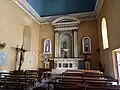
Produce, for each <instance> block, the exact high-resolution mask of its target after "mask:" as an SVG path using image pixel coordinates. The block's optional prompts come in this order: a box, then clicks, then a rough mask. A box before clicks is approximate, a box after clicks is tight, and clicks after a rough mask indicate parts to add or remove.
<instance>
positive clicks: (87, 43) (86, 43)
mask: <svg viewBox="0 0 120 90" xmlns="http://www.w3.org/2000/svg"><path fill="white" fill-rule="evenodd" d="M82 44H83V53H90V52H91V40H90V38H89V37H84V38H83V41H82Z"/></svg>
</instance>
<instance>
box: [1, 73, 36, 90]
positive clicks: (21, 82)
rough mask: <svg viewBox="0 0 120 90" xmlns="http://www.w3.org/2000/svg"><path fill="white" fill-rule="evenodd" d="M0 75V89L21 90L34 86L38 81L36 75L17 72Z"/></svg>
mask: <svg viewBox="0 0 120 90" xmlns="http://www.w3.org/2000/svg"><path fill="white" fill-rule="evenodd" d="M0 75H1V76H0V86H1V88H2V89H3V88H4V89H5V88H7V89H8V88H10V89H15V90H18V89H21V90H23V89H25V88H26V87H28V86H31V85H34V83H36V80H37V79H38V74H35V73H34V74H33V73H25V72H19V71H11V72H10V73H9V74H8V73H1V74H0Z"/></svg>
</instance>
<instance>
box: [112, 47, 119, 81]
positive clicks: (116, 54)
mask: <svg viewBox="0 0 120 90" xmlns="http://www.w3.org/2000/svg"><path fill="white" fill-rule="evenodd" d="M113 64H114V74H115V78H117V79H119V82H120V48H119V49H115V50H113Z"/></svg>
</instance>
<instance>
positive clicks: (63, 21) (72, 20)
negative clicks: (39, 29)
mask: <svg viewBox="0 0 120 90" xmlns="http://www.w3.org/2000/svg"><path fill="white" fill-rule="evenodd" d="M70 23H72V24H73V23H76V24H77V23H78V24H79V23H80V20H79V19H77V18H76V17H70V16H65V17H60V18H57V19H56V20H54V21H53V22H52V25H59V24H60V25H61V24H70Z"/></svg>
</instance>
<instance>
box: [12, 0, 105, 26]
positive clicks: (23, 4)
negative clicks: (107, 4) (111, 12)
mask: <svg viewBox="0 0 120 90" xmlns="http://www.w3.org/2000/svg"><path fill="white" fill-rule="evenodd" d="M12 1H13V2H15V3H16V4H17V5H18V6H19V7H20V8H21V9H23V10H24V11H25V12H26V13H27V14H28V15H29V16H30V17H31V18H32V19H34V20H35V21H36V22H37V23H39V24H41V23H42V24H46V23H51V22H53V21H54V20H56V19H57V18H59V17H63V16H68V17H69V16H70V17H75V18H78V19H79V20H91V19H90V18H91V17H92V19H96V18H97V16H98V15H99V12H100V10H101V7H102V4H103V2H104V0H97V2H96V5H95V9H94V11H92V12H84V13H76V14H67V15H57V16H49V17H41V16H40V15H39V14H38V13H37V12H36V11H35V10H34V9H33V8H32V7H31V5H30V4H29V3H28V2H27V1H26V0H12Z"/></svg>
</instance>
